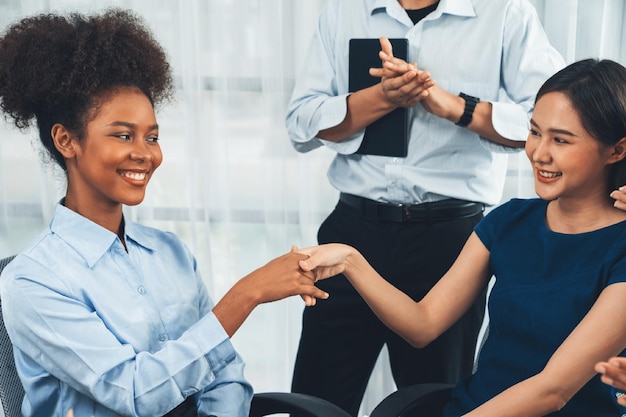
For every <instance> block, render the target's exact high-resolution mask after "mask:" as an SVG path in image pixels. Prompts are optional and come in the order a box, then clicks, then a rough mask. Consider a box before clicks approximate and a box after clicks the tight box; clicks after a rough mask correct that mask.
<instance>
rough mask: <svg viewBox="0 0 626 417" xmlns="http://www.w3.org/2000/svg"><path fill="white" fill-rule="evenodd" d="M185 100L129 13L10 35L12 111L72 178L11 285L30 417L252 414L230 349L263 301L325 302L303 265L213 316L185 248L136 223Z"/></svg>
mask: <svg viewBox="0 0 626 417" xmlns="http://www.w3.org/2000/svg"><path fill="white" fill-rule="evenodd" d="M172 95H173V85H172V76H171V73H170V67H169V64H168V62H167V58H166V55H165V53H164V51H163V49H162V48H161V47H160V45H159V44H158V43H157V42H156V41H155V40H154V38H153V36H152V34H151V33H150V31H149V30H148V29H147V28H146V27H145V25H144V23H143V22H142V21H141V19H139V18H138V17H136V16H134V15H133V14H132V13H130V12H128V11H123V10H118V9H111V10H107V11H105V12H103V13H101V14H97V15H92V16H85V15H79V14H70V15H67V16H61V15H54V14H44V15H37V16H33V17H29V18H26V19H23V20H21V21H19V22H17V23H15V24H14V25H12V26H10V27H9V28H8V30H7V31H6V32H5V33H4V34H2V36H1V37H0V107H1V108H2V110H3V112H4V113H5V114H6V116H7V117H8V118H9V119H12V120H13V122H14V124H15V125H16V126H17V127H18V128H20V129H26V128H28V127H29V126H32V125H33V123H34V124H36V126H37V128H38V131H39V137H40V140H41V143H42V145H43V147H44V148H45V149H46V151H47V153H48V154H49V156H50V158H51V160H52V161H54V163H56V164H58V165H59V166H60V167H61V168H62V169H63V171H64V172H65V173H66V176H67V190H66V194H65V197H64V198H63V199H62V200H61V201H60V202H59V203H58V204H57V206H56V209H55V212H54V217H53V219H52V220H51V222H50V225H49V227H48V228H47V229H46V230H45V231H43V232H42V234H41V235H40V236H39V237H37V238H36V239H35V240H34V241H33V242H32V243H30V244H29V245H28V246H27V247H26V249H24V250H23V251H22V252H21V253H20V254H18V256H17V257H16V258H15V259H14V260H13V261H12V262H11V263H10V264H9V265H8V266H7V268H6V269H5V270H4V272H3V274H2V282H1V287H0V291H1V296H2V301H3V305H2V308H3V314H4V320H5V323H6V326H7V330H8V331H9V335H10V337H11V340H12V342H13V344H14V347H15V349H14V351H15V360H16V364H17V369H18V373H19V375H20V378H21V380H22V383H23V385H24V389H25V392H26V396H25V398H24V400H23V404H22V413H23V415H25V416H65V415H66V414H67V413H68V411H69V410H70V409H71V410H73V414H74V416H76V417H82V416H93V417H104V416H121V415H124V416H151V417H153V416H161V415H179V416H182V415H184V416H188V415H193V416H195V415H200V416H209V415H216V416H220V417H225V416H226V417H227V416H232V417H242V416H246V415H248V409H249V402H250V398H251V396H252V388H251V386H250V385H249V383H248V382H247V381H246V380H245V379H244V377H243V365H244V364H243V361H242V359H241V358H240V357H239V355H238V354H237V352H236V351H235V350H234V348H233V346H232V345H231V343H230V337H231V336H232V335H233V334H234V333H235V331H236V330H237V329H238V328H239V326H240V325H241V324H242V323H243V321H244V320H245V319H246V318H247V316H248V315H249V314H250V313H251V311H252V310H253V309H254V308H255V307H256V306H257V305H259V304H261V303H265V302H269V301H274V300H279V299H282V298H284V297H287V296H291V295H297V294H299V295H301V296H302V297H303V299H304V300H305V302H306V303H307V304H308V305H311V304H314V303H315V299H316V298H320V297H322V298H325V297H327V295H326V294H325V293H323V292H322V291H321V290H319V289H317V288H316V287H315V286H314V285H313V281H312V279H311V274H304V273H303V272H302V271H301V270H300V269H299V267H298V260H300V259H303V258H304V256H303V255H299V254H297V253H295V252H292V253H288V254H285V255H283V256H281V257H278V258H276V259H274V260H272V261H270V262H269V263H268V264H266V265H265V266H263V267H261V268H259V269H257V270H255V271H253V272H252V273H250V274H249V275H247V276H245V277H243V278H242V279H241V280H239V281H238V282H237V283H236V284H235V285H234V286H233V287H232V288H231V290H230V291H229V292H227V294H226V295H225V296H224V297H223V298H222V299H221V300H220V301H219V302H218V303H217V304H215V305H214V304H213V302H212V300H211V299H210V297H209V295H208V293H207V290H206V288H205V286H204V284H203V281H202V279H201V277H200V274H199V272H198V268H197V263H196V260H195V258H194V256H193V255H192V254H191V253H190V252H189V250H188V249H187V248H186V246H185V245H184V243H182V242H181V241H180V239H179V238H178V237H177V236H175V235H174V234H172V233H168V232H164V231H160V230H156V229H153V228H149V227H146V226H142V225H140V224H136V223H133V222H131V221H129V220H125V219H124V215H123V211H122V207H123V205H136V204H139V203H141V201H142V200H143V198H144V194H145V189H146V186H147V184H148V182H149V180H150V179H151V177H152V175H153V173H154V171H155V170H156V169H157V168H158V166H159V165H160V164H161V161H162V154H161V149H160V147H159V142H158V137H159V126H158V123H157V120H156V116H155V111H154V106H155V104H157V103H161V102H164V101H167V100H168V99H170V98H171V97H172Z"/></svg>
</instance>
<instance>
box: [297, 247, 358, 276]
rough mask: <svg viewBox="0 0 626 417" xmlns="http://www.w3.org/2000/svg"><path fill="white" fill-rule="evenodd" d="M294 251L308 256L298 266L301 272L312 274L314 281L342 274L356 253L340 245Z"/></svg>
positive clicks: (354, 250)
mask: <svg viewBox="0 0 626 417" xmlns="http://www.w3.org/2000/svg"><path fill="white" fill-rule="evenodd" d="M296 250H297V252H298V253H301V254H304V255H308V256H309V257H308V258H307V259H303V260H300V261H299V264H300V268H302V270H303V271H306V272H309V271H310V272H312V273H313V276H314V279H315V281H318V280H320V279H325V278H330V277H333V276H335V275H338V274H342V273H344V272H345V271H346V269H347V267H348V265H349V261H350V259H353V257H354V255H356V254H357V253H358V252H357V251H356V249H354V248H353V247H351V246H348V245H344V244H341V243H328V244H325V245H319V246H311V247H309V248H302V249H296Z"/></svg>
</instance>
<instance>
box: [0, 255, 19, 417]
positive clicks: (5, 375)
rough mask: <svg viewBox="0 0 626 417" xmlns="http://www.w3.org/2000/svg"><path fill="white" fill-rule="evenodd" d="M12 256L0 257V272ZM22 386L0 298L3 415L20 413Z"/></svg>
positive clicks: (0, 386) (0, 396) (0, 391)
mask: <svg viewBox="0 0 626 417" xmlns="http://www.w3.org/2000/svg"><path fill="white" fill-rule="evenodd" d="M13 258H14V256H10V257H8V258H4V259H0V273H2V270H3V269H4V267H5V266H7V265H8V264H9V262H11V261H12V260H13ZM23 398H24V387H23V386H22V382H21V381H20V378H19V377H18V376H17V369H15V359H14V357H13V345H12V344H11V340H10V339H9V334H8V333H7V328H6V327H5V326H4V319H3V318H2V300H1V299H0V403H1V404H2V410H1V411H2V412H3V415H4V416H5V417H20V416H21V415H22V399H23Z"/></svg>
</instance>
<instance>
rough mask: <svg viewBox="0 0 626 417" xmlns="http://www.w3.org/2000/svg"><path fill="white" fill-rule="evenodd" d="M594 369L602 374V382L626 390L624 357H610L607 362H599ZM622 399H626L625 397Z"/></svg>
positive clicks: (625, 362) (625, 361) (625, 360)
mask: <svg viewBox="0 0 626 417" xmlns="http://www.w3.org/2000/svg"><path fill="white" fill-rule="evenodd" d="M595 370H596V372H598V373H600V374H602V377H601V380H602V382H604V383H605V384H608V385H611V386H614V387H615V388H617V389H620V390H625V391H626V359H624V358H611V359H610V360H609V361H607V362H599V363H597V364H596V366H595ZM624 400H625V401H626V398H625V399H624Z"/></svg>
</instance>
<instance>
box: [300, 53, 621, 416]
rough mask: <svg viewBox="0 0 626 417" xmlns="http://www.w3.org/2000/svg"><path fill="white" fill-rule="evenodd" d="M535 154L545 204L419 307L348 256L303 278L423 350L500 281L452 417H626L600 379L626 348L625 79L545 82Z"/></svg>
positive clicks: (596, 70)
mask: <svg viewBox="0 0 626 417" xmlns="http://www.w3.org/2000/svg"><path fill="white" fill-rule="evenodd" d="M526 154H527V156H528V158H529V160H530V162H531V165H532V168H533V173H534V182H535V191H536V193H537V195H538V196H539V198H535V199H528V200H520V199H514V200H511V201H509V202H507V203H505V204H503V205H501V206H499V207H498V208H496V209H494V210H493V211H492V212H491V213H489V214H488V215H487V216H486V217H485V218H484V220H483V221H482V222H481V223H479V224H478V225H477V226H476V228H475V230H474V233H473V234H472V235H471V236H470V238H469V239H468V241H467V242H466V244H465V247H464V248H463V250H462V252H461V254H460V255H459V257H458V258H457V260H456V262H455V263H454V265H453V266H452V267H451V269H450V270H449V271H448V272H447V273H446V274H445V276H444V277H443V278H442V279H441V280H440V281H439V282H438V284H437V285H436V286H435V287H434V288H433V289H432V290H431V291H430V292H429V293H428V294H427V295H426V296H425V297H424V298H423V299H422V300H420V301H414V300H412V299H411V298H409V297H408V296H407V295H406V294H404V293H402V292H401V291H399V290H397V289H396V288H394V287H393V286H392V285H390V284H389V283H388V282H387V281H386V280H385V279H384V278H382V277H381V276H380V275H379V274H378V273H377V272H376V271H374V270H373V269H372V267H371V266H370V265H369V264H368V262H367V261H366V259H365V258H364V257H363V256H362V255H361V254H360V253H358V252H357V251H356V250H355V249H353V248H351V247H349V246H346V245H339V244H330V245H323V246H317V247H312V248H307V249H302V250H301V252H303V253H306V254H308V255H310V258H309V259H308V260H305V261H300V264H301V267H302V268H303V269H304V270H311V271H313V272H314V273H315V274H316V277H317V279H322V278H327V277H331V276H334V275H336V274H339V273H343V274H344V275H345V276H346V277H348V279H349V280H350V282H351V283H352V285H353V286H354V287H355V288H356V289H357V291H359V293H360V294H361V296H362V297H363V298H364V299H365V300H366V302H367V303H368V305H369V306H370V307H371V308H372V310H373V311H374V312H375V313H376V314H377V315H378V317H379V318H380V319H381V320H382V321H383V322H384V323H385V324H386V325H387V326H389V327H390V328H391V329H393V330H394V331H395V332H397V333H398V334H400V335H401V336H402V337H404V338H405V339H406V340H407V341H409V342H410V343H411V344H413V345H414V346H416V347H422V346H425V345H427V344H428V343H429V342H430V341H432V340H433V339H435V338H436V337H437V336H438V335H439V334H441V333H442V332H443V331H445V329H447V328H448V327H450V326H451V325H452V324H454V323H455V322H456V320H458V319H459V317H461V316H462V315H463V313H464V312H465V311H466V310H467V309H468V308H469V306H470V305H471V304H472V303H473V302H474V300H475V298H476V297H478V296H480V294H481V293H482V291H483V290H484V289H485V287H486V286H487V285H488V282H489V280H490V278H491V277H492V276H495V278H496V280H495V284H494V287H493V289H492V291H491V294H490V297H489V313H490V323H489V337H488V338H487V340H486V342H485V344H484V345H483V347H482V349H481V352H480V355H479V358H478V364H477V365H478V366H477V370H476V372H475V373H474V374H473V375H471V376H469V377H467V378H466V379H465V380H463V381H461V382H460V383H459V384H458V385H457V387H456V388H455V390H454V391H453V394H452V398H451V400H450V401H449V403H448V404H447V407H446V410H445V412H444V416H445V417H457V416H467V417H474V416H487V417H489V416H493V417H507V416H515V417H522V416H536V417H539V416H545V415H548V414H550V415H551V416H559V417H589V416H594V417H609V416H620V415H622V414H623V411H624V410H626V409H624V408H622V407H621V406H620V405H619V404H618V403H617V401H616V392H615V390H614V389H613V388H612V387H610V386H608V385H605V384H603V383H602V381H601V379H600V376H599V375H597V373H596V370H595V369H594V366H595V364H596V363H598V362H601V361H606V360H607V359H609V358H611V357H613V356H623V353H624V349H625V348H626V321H624V320H622V318H623V317H625V316H626V303H624V300H625V299H626V256H625V255H626V212H624V211H622V210H620V209H618V208H616V207H615V203H614V200H612V199H611V198H610V197H609V193H610V191H611V190H613V189H615V188H617V187H618V186H620V185H622V184H624V182H625V177H624V175H625V169H626V161H625V160H624V158H625V155H626V68H624V67H623V66H621V65H619V64H617V63H615V62H613V61H609V60H603V61H598V60H592V59H589V60H584V61H580V62H576V63H573V64H571V65H569V66H568V67H566V68H565V69H563V70H561V71H559V72H558V73H556V74H555V75H554V76H553V77H551V78H550V79H549V80H548V81H546V83H545V84H544V85H543V86H542V87H541V89H540V90H539V92H538V94H537V98H536V102H535V108H534V111H533V115H532V118H531V128H530V133H529V135H528V139H527V142H526ZM415 273H416V275H418V274H419V271H415ZM331 297H332V294H331ZM551 413H552V414H551Z"/></svg>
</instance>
